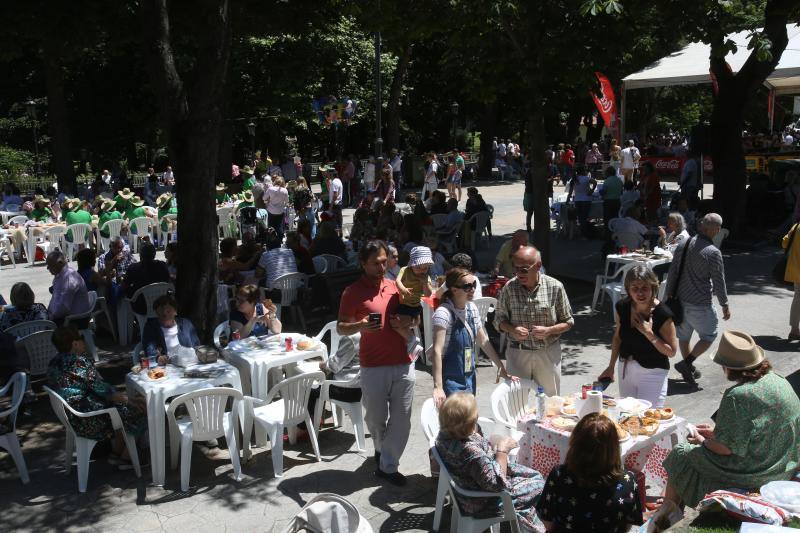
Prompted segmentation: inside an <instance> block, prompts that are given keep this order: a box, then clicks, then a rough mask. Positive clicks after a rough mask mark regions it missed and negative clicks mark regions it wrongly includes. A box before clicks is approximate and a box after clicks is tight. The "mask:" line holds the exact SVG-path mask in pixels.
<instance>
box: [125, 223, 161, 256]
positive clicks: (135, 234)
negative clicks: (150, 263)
mask: <svg viewBox="0 0 800 533" xmlns="http://www.w3.org/2000/svg"><path fill="white" fill-rule="evenodd" d="M128 225H129V227H130V232H129V233H128V238H129V239H130V245H131V252H133V253H138V251H139V241H140V240H142V239H143V238H144V237H149V238H150V242H153V228H154V226H155V225H156V223H155V221H154V220H153V219H152V218H150V217H138V218H134V219H133V220H131V221H130V222H129V223H128Z"/></svg>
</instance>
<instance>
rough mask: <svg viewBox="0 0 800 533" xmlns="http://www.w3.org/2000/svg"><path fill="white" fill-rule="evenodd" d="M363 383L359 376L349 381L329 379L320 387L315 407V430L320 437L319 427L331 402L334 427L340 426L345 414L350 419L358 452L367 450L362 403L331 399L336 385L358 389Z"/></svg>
mask: <svg viewBox="0 0 800 533" xmlns="http://www.w3.org/2000/svg"><path fill="white" fill-rule="evenodd" d="M360 383H361V378H360V376H357V377H355V378H353V379H351V380H349V381H345V380H334V379H328V380H325V382H324V383H323V384H322V385H321V387H320V392H319V399H318V400H317V403H316V405H315V406H314V424H315V426H314V430H315V431H316V433H317V435H319V425H320V422H321V421H322V413H323V407H324V405H325V402H330V404H331V413H332V415H333V425H334V426H338V425H339V420H341V418H342V416H343V414H344V413H347V416H349V417H350V421H351V422H352V423H353V434H354V435H355V437H356V447H357V448H358V451H360V452H363V451H364V450H365V449H366V448H365V446H366V441H367V439H366V436H365V433H364V412H363V411H362V409H361V401H357V402H344V401H341V400H334V399H332V398H331V397H330V387H331V385H335V386H337V387H344V388H357V387H358V386H359V384H360Z"/></svg>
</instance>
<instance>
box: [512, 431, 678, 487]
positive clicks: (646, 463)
mask: <svg viewBox="0 0 800 533" xmlns="http://www.w3.org/2000/svg"><path fill="white" fill-rule="evenodd" d="M517 429H518V430H519V431H522V432H523V433H524V435H523V437H522V439H521V440H520V443H519V445H520V449H519V454H518V455H517V462H518V463H520V464H523V465H525V466H529V467H531V468H534V469H535V470H538V471H539V472H541V474H542V475H543V476H544V477H545V478H546V477H547V475H548V474H549V473H550V471H551V470H552V469H553V468H555V467H556V466H558V465H560V464H562V463H564V461H565V460H566V458H567V450H568V449H569V436H570V432H569V431H564V430H561V429H556V428H554V427H553V426H552V425H551V424H550V418H547V419H545V421H544V422H541V423H540V422H538V421H537V420H535V419H533V418H531V417H524V418H522V419H520V420H519V421H518V422H517ZM686 434H687V429H686V420H684V419H683V418H680V417H675V418H674V419H673V420H671V421H668V422H662V423H661V425H660V426H659V428H658V431H657V432H656V433H655V434H654V435H652V436H649V437H648V436H640V437H634V436H631V437H630V438H629V439H628V440H627V441H625V442H621V443H620V448H621V452H622V462H623V465H624V467H625V468H626V469H628V470H632V471H634V472H644V474H645V476H646V477H647V480H648V485H649V487H650V489H651V493H652V494H655V493H658V494H661V493H662V492H663V490H664V488H665V487H666V484H667V473H666V471H664V467H663V466H661V463H662V461H664V459H665V458H666V457H667V455H668V454H669V452H670V451H671V450H672V448H673V447H674V446H675V444H677V443H678V442H679V441H683V440H686Z"/></svg>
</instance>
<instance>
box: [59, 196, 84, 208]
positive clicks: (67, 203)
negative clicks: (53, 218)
mask: <svg viewBox="0 0 800 533" xmlns="http://www.w3.org/2000/svg"><path fill="white" fill-rule="evenodd" d="M80 206H81V201H80V199H78V198H67V199H66V200H64V203H63V204H61V207H63V208H64V209H66V210H67V211H72V210H73V209H77V208H79V207H80Z"/></svg>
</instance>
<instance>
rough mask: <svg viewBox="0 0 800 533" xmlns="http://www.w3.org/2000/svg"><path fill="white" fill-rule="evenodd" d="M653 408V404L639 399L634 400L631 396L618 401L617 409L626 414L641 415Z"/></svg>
mask: <svg viewBox="0 0 800 533" xmlns="http://www.w3.org/2000/svg"><path fill="white" fill-rule="evenodd" d="M652 406H653V404H652V403H650V402H648V401H647V400H640V399H639V398H632V397H630V396H628V397H627V398H621V399H619V400H617V409H619V410H620V411H624V412H626V413H635V414H639V413H641V412H642V411H644V410H645V409H650V408H651V407H652Z"/></svg>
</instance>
